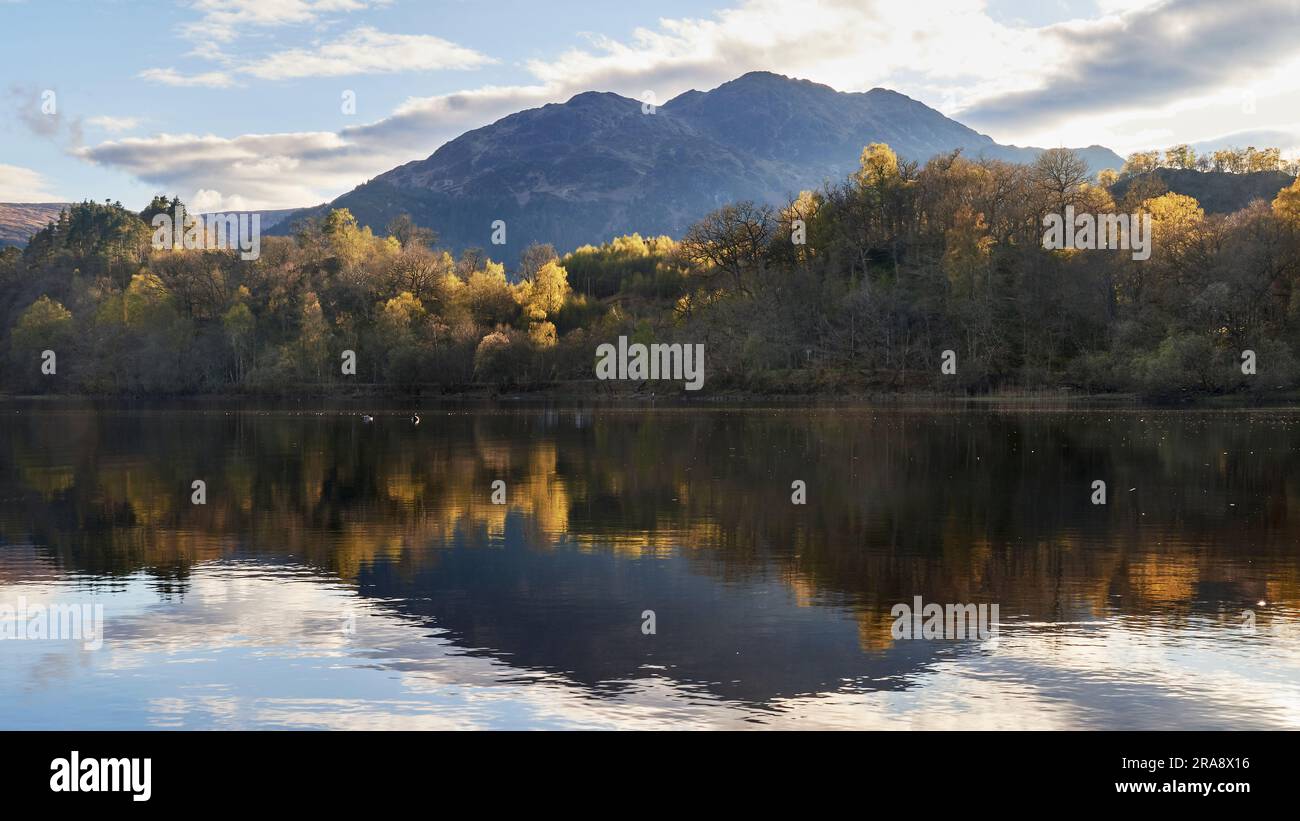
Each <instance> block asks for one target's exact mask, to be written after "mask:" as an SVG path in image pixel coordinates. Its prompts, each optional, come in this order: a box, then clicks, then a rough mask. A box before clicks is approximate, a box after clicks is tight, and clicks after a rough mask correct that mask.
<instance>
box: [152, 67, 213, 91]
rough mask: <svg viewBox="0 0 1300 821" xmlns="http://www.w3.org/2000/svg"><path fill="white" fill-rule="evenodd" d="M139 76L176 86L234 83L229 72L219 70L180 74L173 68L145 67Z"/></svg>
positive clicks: (204, 86) (202, 86)
mask: <svg viewBox="0 0 1300 821" xmlns="http://www.w3.org/2000/svg"><path fill="white" fill-rule="evenodd" d="M139 76H140V79H142V80H148V81H150V82H153V83H161V84H162V85H166V86H175V87H178V88H195V87H201V88H229V87H230V86H232V85H234V84H235V81H234V80H232V79H231V78H230V75H229V74H226V73H225V72H221V71H207V72H204V73H202V74H181V73H180V72H178V71H177V70H176V69H174V68H147V69H145V70H144V71H142V72H140V75H139Z"/></svg>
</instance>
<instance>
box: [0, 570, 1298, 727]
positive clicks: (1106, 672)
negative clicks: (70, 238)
mask: <svg viewBox="0 0 1300 821" xmlns="http://www.w3.org/2000/svg"><path fill="white" fill-rule="evenodd" d="M68 591H69V588H68V587H67V586H65V585H57V584H46V585H21V586H15V585H5V586H0V600H2V599H4V598H6V597H12V596H14V595H17V594H18V593H19V592H21V593H22V594H23V595H25V596H27V597H28V598H29V599H30V600H31V601H33V602H34V603H36V602H46V601H54V600H57V599H59V598H60V597H66V596H67V595H68ZM741 595H743V593H742V594H741ZM104 598H105V603H106V610H107V631H106V633H107V642H106V644H105V646H104V649H103V650H101V651H97V652H93V653H87V652H84V651H82V650H80V649H79V648H78V647H62V646H55V647H51V646H45V647H41V648H39V652H34V651H35V650H36V649H37V648H35V647H30V648H21V647H19V648H15V647H12V646H9V645H4V644H0V654H3V661H4V663H3V664H0V685H2V686H3V688H4V691H5V692H11V693H14V692H23V693H24V695H23V697H22V699H25V701H24V700H15V699H7V700H6V701H5V702H4V706H0V725H3V726H7V727H12V726H16V725H18V724H20V723H22V724H24V725H25V724H26V722H27V721H31V720H35V721H37V722H49V721H51V720H52V719H53V720H57V721H59V722H62V723H67V724H69V725H72V726H82V727H96V726H109V725H112V724H114V723H115V722H122V721H125V722H126V723H127V725H128V726H137V725H138V724H139V723H141V722H144V721H147V722H148V724H149V725H150V726H155V727H178V728H181V727H184V728H194V727H205V726H211V727H224V728H237V727H284V728H330V729H363V728H370V729H376V728H377V729H390V728H391V729H412V728H417V729H448V728H460V729H465V728H475V727H476V728H502V727H517V726H527V727H534V726H540V727H585V728H598V729H599V728H606V729H615V728H629V729H630V728H640V729H650V728H659V727H674V728H701V729H704V728H742V727H752V726H754V725H755V723H756V722H757V723H758V724H761V725H763V726H770V727H777V728H781V727H787V728H808V729H811V728H836V727H838V728H846V727H852V728H859V729H951V728H963V729H970V728H984V729H1012V728H1014V729H1028V728H1037V729H1060V728H1071V727H1088V726H1117V725H1118V724H1119V723H1124V724H1125V725H1126V726H1135V725H1134V722H1136V726H1176V727H1185V726H1196V725H1198V724H1201V725H1203V726H1223V725H1233V724H1235V725H1236V726H1253V725H1255V724H1263V723H1270V724H1271V725H1272V726H1279V725H1281V726H1291V727H1300V648H1298V647H1297V645H1296V641H1295V634H1294V632H1292V633H1290V634H1288V635H1286V636H1282V635H1280V634H1279V636H1278V637H1276V638H1274V637H1271V634H1266V635H1264V636H1262V637H1259V638H1255V639H1250V640H1247V639H1242V640H1241V643H1240V644H1239V645H1237V644H1231V643H1227V642H1226V640H1225V639H1224V638H1223V637H1222V636H1221V635H1219V634H1211V633H1207V632H1205V631H1204V630H1203V629H1198V628H1197V627H1188V626H1181V627H1180V626H1175V625H1172V624H1165V623H1158V622H1151V623H1145V622H1140V621H1129V620H1117V621H1116V620H1113V621H1108V622H1098V623H1093V624H1086V625H1078V626H1072V625H1045V626H1039V627H1034V628H1025V627H1020V628H1016V627H1015V626H1014V625H1012V626H1011V629H1009V630H1007V629H1004V632H1003V634H1002V636H1001V639H1000V642H999V645H998V647H997V649H989V648H987V647H986V648H985V649H984V650H982V651H980V652H978V653H974V654H969V655H962V656H947V657H945V658H944V659H943V660H942V661H941V662H940V663H938V664H936V665H934V666H933V667H932V668H930V669H928V670H925V671H921V672H918V673H916V674H915V675H914V676H913V678H912V680H911V682H910V686H909V687H907V688H905V689H894V690H871V691H857V690H853V689H849V690H843V691H839V692H832V693H818V694H813V695H809V696H797V697H787V698H782V699H778V700H776V701H774V702H771V703H769V704H767V705H765V707H764V708H763V709H761V710H759V709H755V708H752V707H749V706H746V705H745V704H741V703H737V702H731V701H728V700H725V699H723V698H719V697H717V696H716V695H712V694H709V693H707V692H703V691H701V690H699V689H698V688H693V687H690V686H686V685H683V684H681V683H680V682H677V681H675V680H673V679H672V678H670V677H668V676H666V675H662V674H650V675H647V676H645V677H643V678H637V679H635V680H631V681H624V682H609V684H618V685H620V686H619V689H618V691H617V692H609V693H605V694H603V695H602V697H601V698H592V697H591V693H590V691H588V690H587V689H585V688H581V687H575V686H573V685H572V684H571V683H569V682H567V681H566V680H565V679H564V678H563V677H562V676H559V675H557V674H548V673H541V672H536V671H528V670H519V669H516V668H512V667H511V666H510V665H509V664H508V663H506V662H505V661H502V660H500V659H494V658H488V657H484V656H480V655H477V654H475V655H467V654H465V653H464V652H463V651H462V650H460V649H458V648H456V647H453V646H452V645H450V644H449V643H448V642H447V641H446V640H445V639H444V638H441V637H439V636H438V635H436V634H433V635H431V634H430V630H429V628H428V627H427V626H425V625H424V624H422V623H420V622H418V621H414V620H412V619H410V618H407V617H405V616H401V615H397V614H395V613H393V612H391V611H389V610H388V609H387V608H386V607H385V606H383V605H381V604H377V603H375V602H373V601H367V600H362V599H359V598H357V596H356V595H355V593H353V592H352V591H351V590H350V589H349V588H347V587H345V586H341V585H338V584H337V583H328V582H325V583H322V580H321V579H320V577H318V576H316V575H315V574H313V573H310V572H308V571H305V570H300V569H295V568H287V567H275V566H271V565H267V564H248V565H240V564H233V565H232V564H211V565H204V566H201V567H199V568H196V569H195V572H194V574H193V577H192V586H191V588H190V592H189V593H188V594H187V596H186V598H185V600H184V601H183V602H179V603H159V602H157V601H156V600H154V599H153V597H152V593H151V592H150V591H149V589H148V587H147V585H146V583H145V581H144V579H143V578H142V577H136V578H134V579H132V580H131V581H129V582H128V583H127V584H126V585H125V586H123V587H122V588H121V589H119V590H118V591H117V592H115V593H113V594H111V595H106V596H104ZM349 612H352V613H355V614H356V615H357V619H356V633H355V634H354V635H346V634H344V633H343V631H342V630H340V629H339V626H340V624H341V620H342V619H341V617H342V616H343V615H344V614H346V613H349ZM1004 627H1005V626H1004ZM1228 639H1230V640H1232V641H1235V640H1236V639H1235V637H1228ZM1264 642H1267V645H1265V644H1264ZM28 644H32V643H28ZM1265 646H1267V650H1265ZM1261 652H1268V653H1269V655H1270V656H1271V657H1272V658H1273V659H1274V660H1275V662H1277V663H1276V664H1275V665H1274V666H1273V667H1272V668H1271V669H1272V671H1273V672H1272V673H1270V674H1268V675H1264V674H1261V672H1260V671H1259V669H1258V668H1257V666H1256V664H1255V659H1257V658H1258V656H1259V653H1261ZM1134 669H1141V670H1143V676H1142V679H1141V681H1140V682H1134V681H1133V679H1132V670H1134ZM52 671H54V672H56V673H57V675H51V672H52ZM394 671H397V672H398V675H397V676H394V674H393V673H394ZM126 680H129V681H130V682H131V683H130V684H129V686H126V687H123V686H122V685H121V682H123V681H126ZM35 682H39V683H40V685H41V686H40V687H39V688H37V687H33V686H31V685H32V684H33V683H35ZM109 682H115V683H113V684H111V685H110V684H109ZM82 692H85V693H90V692H101V694H102V693H111V694H112V695H111V698H110V697H109V696H102V698H103V699H104V703H100V702H99V701H95V702H94V703H80V702H76V701H75V700H73V701H69V698H68V696H69V693H82ZM68 704H72V705H73V706H72V707H71V708H69V707H68V706H67V705H68ZM109 704H111V705H112V709H109V707H108V705H109ZM54 705H60V708H59V709H55V708H54ZM47 708H48V709H47ZM16 710H21V711H23V719H22V720H21V722H20V720H19V717H18V714H17V713H15V712H14V711H16ZM33 712H34V714H35V718H34V719H33ZM144 716H147V718H143V717H144Z"/></svg>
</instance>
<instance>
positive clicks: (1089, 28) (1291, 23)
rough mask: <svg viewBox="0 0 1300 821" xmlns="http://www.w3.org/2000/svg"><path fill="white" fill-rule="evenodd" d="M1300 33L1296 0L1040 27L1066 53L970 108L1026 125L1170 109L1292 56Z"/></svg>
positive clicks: (1214, 3) (970, 116) (969, 113)
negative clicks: (1023, 84) (1025, 82)
mask: <svg viewBox="0 0 1300 821" xmlns="http://www.w3.org/2000/svg"><path fill="white" fill-rule="evenodd" d="M1298 34H1300V5H1298V4H1296V3H1295V2H1293V0H1260V2H1255V3H1223V2H1220V1H1219V0H1174V1H1173V2H1166V3H1163V4H1160V5H1158V6H1146V7H1141V8H1138V9H1137V10H1136V11H1131V12H1128V13H1124V14H1119V15H1113V16H1109V17H1104V18H1102V19H1100V20H1091V21H1071V22H1068V23H1061V24H1058V25H1054V26H1048V27H1046V28H1044V29H1041V30H1040V32H1039V35H1040V36H1041V37H1042V38H1043V39H1044V40H1045V41H1048V42H1050V43H1052V45H1053V50H1054V51H1056V52H1057V53H1058V57H1057V59H1056V60H1054V61H1053V63H1051V64H1047V65H1044V67H1043V70H1042V71H1041V72H1040V76H1041V80H1040V81H1039V82H1038V83H1037V84H1036V85H1035V87H1033V88H1030V89H1024V90H1019V91H1013V92H1010V93H1004V94H994V95H990V96H988V97H987V98H985V99H983V100H980V101H978V102H975V103H973V104H971V105H970V106H968V107H963V108H962V109H961V110H960V111H959V112H958V113H959V115H960V116H961V117H962V118H963V121H965V122H968V123H969V124H971V125H976V126H980V127H990V128H993V127H997V128H1003V129H1006V128H1025V127H1032V126H1035V125H1039V124H1042V123H1044V122H1050V121H1059V120H1062V119H1065V118H1067V117H1070V116H1078V115H1097V114H1099V113H1105V112H1111V111H1123V110H1135V109H1142V108H1144V107H1152V106H1165V105H1168V104H1169V103H1170V101H1171V100H1177V99H1180V98H1181V99H1189V98H1197V97H1203V96H1206V95H1207V94H1209V93H1211V92H1214V91H1216V90H1219V89H1222V88H1224V87H1230V86H1238V87H1240V86H1242V85H1243V84H1246V83H1248V82H1250V81H1251V79H1252V78H1255V77H1257V76H1259V75H1261V74H1263V73H1266V72H1267V71H1269V70H1270V69H1273V68H1275V67H1277V66H1278V65H1279V64H1280V63H1283V62H1284V61H1286V60H1287V59H1289V58H1290V57H1291V56H1292V55H1293V53H1294V44H1295V40H1296V37H1297V35H1298Z"/></svg>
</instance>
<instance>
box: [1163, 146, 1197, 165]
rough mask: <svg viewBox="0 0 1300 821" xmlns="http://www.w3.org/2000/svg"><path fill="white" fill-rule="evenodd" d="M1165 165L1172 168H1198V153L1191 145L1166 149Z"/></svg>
mask: <svg viewBox="0 0 1300 821" xmlns="http://www.w3.org/2000/svg"><path fill="white" fill-rule="evenodd" d="M1165 165H1167V166H1169V167H1170V168H1183V169H1188V170H1190V169H1194V168H1196V152H1195V151H1193V150H1192V147H1191V146H1190V145H1187V144H1186V143H1180V144H1178V145H1175V146H1172V147H1170V148H1166V149H1165Z"/></svg>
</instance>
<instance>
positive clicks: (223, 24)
mask: <svg viewBox="0 0 1300 821" xmlns="http://www.w3.org/2000/svg"><path fill="white" fill-rule="evenodd" d="M191 5H192V7H193V8H194V10H195V11H197V12H199V13H200V17H199V20H198V21H197V22H194V23H189V24H186V26H185V27H184V33H185V35H186V36H187V37H191V38H193V39H195V40H200V41H202V40H221V41H226V42H228V41H230V40H234V39H235V38H236V37H238V36H239V35H241V34H244V33H246V32H247V31H248V30H250V29H254V28H271V27H275V26H286V25H304V24H307V23H314V22H316V21H318V20H319V19H320V18H321V17H322V16H323V15H325V14H329V13H332V12H351V11H360V10H361V9H364V8H366V7H367V6H368V5H380V3H367V2H365V0H195V2H194V3H192V4H191Z"/></svg>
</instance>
